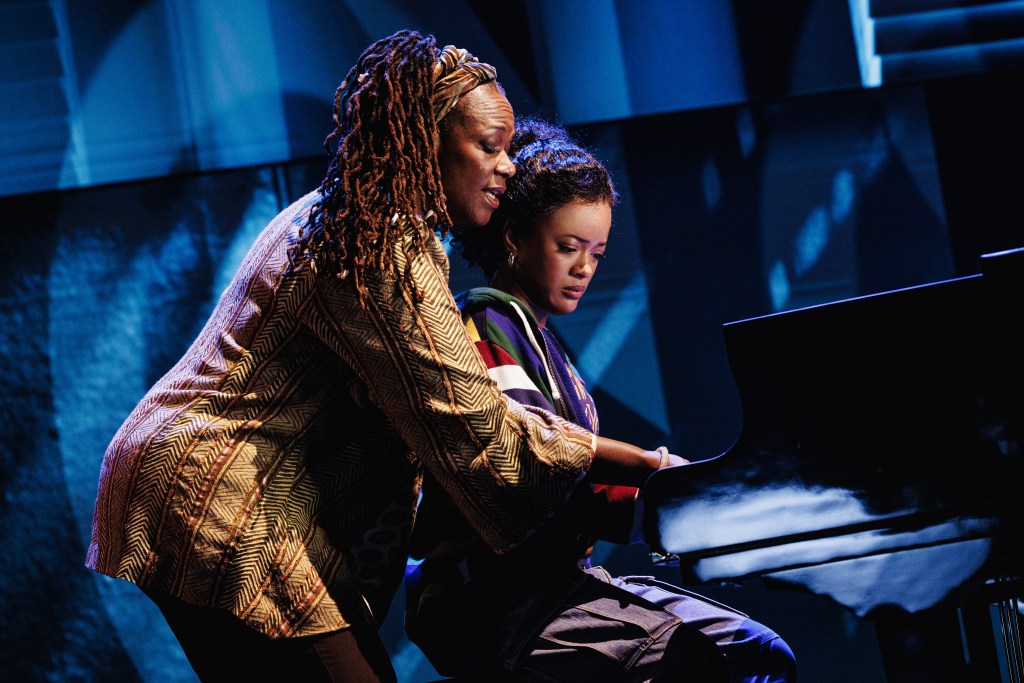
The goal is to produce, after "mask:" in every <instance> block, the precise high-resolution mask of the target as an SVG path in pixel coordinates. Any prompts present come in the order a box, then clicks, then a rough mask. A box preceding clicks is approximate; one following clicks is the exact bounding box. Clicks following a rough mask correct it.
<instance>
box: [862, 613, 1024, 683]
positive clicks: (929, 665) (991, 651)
mask: <svg viewBox="0 0 1024 683" xmlns="http://www.w3.org/2000/svg"><path fill="white" fill-rule="evenodd" d="M1018 608H1019V600H1018V599H1017V598H1012V599H1007V598H1005V597H1004V598H1000V599H998V600H996V601H994V602H993V603H991V604H990V603H989V602H988V601H986V600H981V601H975V602H972V603H970V604H967V605H963V606H961V607H959V608H955V607H935V608H932V609H929V610H924V611H922V612H917V613H915V614H908V613H907V612H905V611H903V610H900V609H897V608H893V609H891V610H879V611H878V613H876V614H873V615H872V621H873V622H874V624H875V632H876V634H877V636H878V645H879V650H880V652H881V655H882V662H883V664H884V666H885V672H886V678H887V681H888V683H925V682H928V683H942V682H945V681H948V682H949V683H992V682H999V681H1004V682H1006V683H1022V681H1024V665H1022V661H1021V659H1022V656H1021V631H1020V623H1019V617H1018V611H1017V610H1018Z"/></svg>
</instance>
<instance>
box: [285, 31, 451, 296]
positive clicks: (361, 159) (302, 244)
mask: <svg viewBox="0 0 1024 683" xmlns="http://www.w3.org/2000/svg"><path fill="white" fill-rule="evenodd" d="M436 61H437V49H436V41H435V39H434V37H433V36H429V35H428V36H424V35H421V34H419V33H416V32H415V31H398V32H397V33H395V34H393V35H391V36H388V37H387V38H383V39H381V40H378V41H377V42H375V43H373V44H372V45H370V46H369V47H368V48H366V50H365V51H363V53H362V55H360V57H359V60H358V61H357V62H356V64H355V65H354V66H353V67H352V68H351V69H350V70H349V72H348V74H347V75H346V76H345V80H344V81H342V83H341V85H340V86H339V87H338V89H337V91H336V92H335V95H334V117H333V120H334V129H333V130H332V131H331V132H330V134H329V135H328V136H327V138H326V139H325V140H324V147H325V149H326V150H327V152H328V154H329V155H331V157H332V158H331V161H330V164H329V166H328V170H327V174H326V176H325V177H324V180H323V182H322V183H321V185H320V198H319V199H318V200H317V201H316V202H315V203H314V204H313V206H312V207H311V209H310V212H309V217H308V219H307V222H306V224H305V225H304V226H303V227H302V230H301V232H300V236H299V240H298V242H297V243H296V244H295V245H294V246H293V247H292V248H291V250H290V252H289V257H290V260H291V263H292V266H293V267H295V268H298V267H301V266H302V265H303V264H304V263H308V264H309V266H310V267H311V268H313V270H314V271H315V272H317V273H320V274H326V275H330V276H334V277H338V278H345V277H347V276H348V275H349V274H350V273H351V275H352V278H353V282H354V285H355V287H356V291H357V292H358V295H359V298H360V300H361V301H363V302H364V303H365V300H366V296H367V290H366V277H367V275H368V274H369V273H371V272H378V273H385V272H386V273H391V274H392V275H394V274H395V273H393V268H394V266H393V261H392V260H391V259H390V258H389V254H390V253H391V251H392V249H393V248H394V247H395V245H397V244H401V241H402V225H401V224H400V222H399V221H397V220H392V218H393V217H394V216H395V215H396V214H398V215H402V216H409V217H412V218H414V219H417V220H420V221H423V223H424V229H423V230H421V231H420V234H419V242H418V244H414V245H413V246H412V250H413V251H414V252H415V251H416V250H424V249H426V246H427V243H428V242H427V240H428V239H432V235H431V231H432V229H433V228H434V226H435V225H440V226H448V225H450V224H451V220H450V219H449V217H448V212H447V210H446V209H445V203H444V194H443V192H442V189H441V169H440V166H439V165H438V159H437V156H438V155H437V147H438V145H437V140H438V130H437V124H436V123H435V122H434V117H433V112H432V108H431V95H432V92H433V67H434V63H435V62H436ZM335 143H336V144H335ZM332 145H335V148H334V151H333V154H332V149H331V147H332ZM409 267H410V266H409V265H408V264H407V266H406V272H405V273H404V274H403V275H404V277H406V279H407V280H408V281H410V282H411V279H409Z"/></svg>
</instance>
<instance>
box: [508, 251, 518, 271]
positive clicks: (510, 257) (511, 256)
mask: <svg viewBox="0 0 1024 683" xmlns="http://www.w3.org/2000/svg"><path fill="white" fill-rule="evenodd" d="M515 264H516V252H514V251H510V252H508V267H509V268H511V267H512V266H514V265H515Z"/></svg>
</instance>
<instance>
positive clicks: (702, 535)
mask: <svg viewBox="0 0 1024 683" xmlns="http://www.w3.org/2000/svg"><path fill="white" fill-rule="evenodd" d="M981 264H982V273H981V274H979V275H972V276H969V277H964V278H958V279H955V280H948V281H944V282H937V283H932V284H928V285H922V286H919V287H912V288H908V289H902V290H897V291H892V292H885V293H882V294H876V295H872V296H866V297H860V298H857V299H850V300H846V301H840V302H836V303H832V304H826V305H821V306H815V307H811V308H805V309H800V310H796V311H790V312H786V313H780V314H775V315H770V316H765V317H761V318H754V319H750V320H744V321H739V322H735V323H730V324H728V325H726V326H725V327H724V334H725V341H726V346H727V350H728V355H729V362H730V365H731V368H732V370H733V374H734V377H735V379H736V384H737V387H738V389H739V392H740V399H741V405H742V410H743V427H742V429H741V433H740V435H739V437H738V438H737V440H736V442H735V443H734V444H733V446H732V448H730V449H729V450H727V451H726V452H725V453H723V454H721V455H719V456H718V457H716V458H713V459H710V460H705V461H700V462H696V463H693V464H692V465H688V466H685V467H678V468H672V469H668V470H663V471H661V472H657V473H655V474H654V475H652V476H651V478H650V479H649V480H648V483H647V486H646V490H645V499H646V510H647V513H646V520H645V526H646V531H647V538H648V540H649V542H650V544H651V546H652V548H653V549H654V550H655V551H656V552H658V553H663V554H671V555H674V556H678V561H679V563H680V565H681V567H683V569H684V572H687V571H689V572H690V573H691V575H692V578H695V579H697V580H701V581H709V580H720V579H736V578H741V577H745V576H754V575H764V574H768V573H773V572H782V571H797V570H799V569H800V568H803V567H811V566H815V565H820V564H822V563H837V562H840V561H848V560H853V559H856V558H863V557H867V556H878V555H880V554H889V555H893V556H894V557H895V556H896V554H897V553H904V552H908V551H911V550H915V549H922V548H939V547H943V546H949V544H953V543H967V542H971V541H980V543H970V544H969V545H962V546H960V547H961V548H968V547H969V548H971V549H972V550H971V552H970V553H967V554H965V555H963V558H962V559H964V563H963V569H962V570H961V572H960V573H961V574H964V576H959V577H954V578H951V579H950V581H951V582H954V583H955V582H956V581H962V580H963V579H965V578H966V576H968V575H970V574H972V573H974V572H975V571H977V569H978V568H979V567H980V566H981V565H982V564H984V562H986V561H987V560H988V558H989V556H990V555H991V553H992V552H993V547H994V546H993V544H995V545H999V544H1004V545H1005V544H1006V543H1007V539H1010V538H1012V537H1013V534H1012V533H1011V532H1010V529H1011V528H1015V527H1016V526H1018V525H1019V521H1018V520H1020V518H1021V515H1020V512H1021V511H1022V508H1024V494H1022V492H1021V482H1022V479H1021V474H1022V473H1024V472H1022V470H1024V465H1022V458H1021V438H1020V437H1021V431H1022V428H1024V420H1022V415H1024V400H1022V393H1024V391H1022V387H1024V384H1022V381H1021V380H1022V379H1024V362H1022V353H1021V351H1022V349H1024V344H1022V343H1021V341H1022V339H1021V333H1020V332H1019V331H1018V330H1017V328H1018V327H1019V322H1020V321H1019V319H1020V317H1021V313H1022V312H1024V306H1022V304H1021V294H1022V293H1024V287H1022V282H1024V249H1018V250H1013V251H1009V252H1001V253H999V254H990V255H986V256H984V257H982V259H981ZM917 556H918V557H923V556H924V555H922V554H921V553H917ZM837 566H838V565H837Z"/></svg>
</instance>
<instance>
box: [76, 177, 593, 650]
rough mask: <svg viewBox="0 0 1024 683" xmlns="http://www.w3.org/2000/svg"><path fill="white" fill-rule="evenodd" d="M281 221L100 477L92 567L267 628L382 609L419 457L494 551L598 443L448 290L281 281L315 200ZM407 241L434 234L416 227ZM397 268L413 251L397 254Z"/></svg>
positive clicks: (400, 550)
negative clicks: (464, 318)
mask: <svg viewBox="0 0 1024 683" xmlns="http://www.w3.org/2000/svg"><path fill="white" fill-rule="evenodd" d="M312 198H313V197H312V195H307V196H306V197H304V198H303V199H301V200H299V201H298V202H296V203H295V204H294V205H292V206H291V207H289V208H288V209H286V210H285V211H284V212H282V214H281V215H280V216H278V217H277V218H276V219H275V220H274V221H273V222H271V224H270V225H269V226H268V227H267V229H266V230H265V231H264V232H263V234H262V235H261V236H260V237H259V238H258V240H257V242H256V244H255V245H254V246H253V248H252V250H251V251H250V253H249V254H248V256H247V257H246V259H245V261H244V263H243V265H242V267H241V268H240V270H239V273H238V275H237V276H236V278H235V280H234V282H233V283H232V284H231V285H230V287H229V288H228V289H227V290H226V292H225V294H224V296H223V297H222V299H221V301H220V303H219V304H218V306H217V307H216V309H215V311H214V313H213V315H212V316H211V318H210V320H209V321H208V323H207V325H206V326H205V328H204V329H203V331H202V333H201V334H200V335H199V337H198V339H197V340H196V342H195V343H194V344H193V345H192V347H191V348H190V349H189V350H188V352H187V353H186V354H185V355H184V357H183V358H182V359H181V361H179V362H178V364H177V365H175V367H174V368H172V369H171V370H170V371H169V372H168V373H167V374H166V375H165V376H164V377H163V378H162V379H161V380H159V381H158V382H157V384H156V385H155V386H154V387H153V388H152V389H151V390H150V391H149V393H148V394H147V395H146V397H145V398H144V399H143V400H142V401H141V402H140V403H139V405H138V406H137V407H136V409H135V410H134V411H133V412H132V414H131V415H130V416H129V417H128V419H127V420H126V421H125V423H124V424H123V425H122V427H121V429H120V430H119V431H118V433H117V434H116V435H115V437H114V439H113V441H112V442H111V444H110V446H109V448H108V450H107V453H106V456H105V458H104V462H103V467H102V470H101V475H100V486H99V493H98V496H97V502H96V511H95V519H94V525H93V538H92V543H91V545H90V548H89V554H88V558H87V564H88V566H90V567H92V568H94V569H96V570H97V571H100V572H103V573H105V574H108V575H110V576H116V577H120V578H124V579H127V580H129V581H133V582H135V583H137V584H139V585H140V586H142V587H144V588H146V589H154V590H164V591H167V592H170V593H171V594H173V595H176V596H178V597H179V598H181V599H184V600H186V601H188V602H191V603H194V604H200V605H208V606H214V607H220V608H224V609H228V610H231V611H232V612H234V613H235V614H236V615H238V616H239V617H240V618H242V619H244V620H246V621H247V622H248V623H249V624H250V625H252V626H253V627H254V628H256V629H257V630H259V631H261V632H263V633H265V634H268V635H271V636H294V635H310V634H314V633H322V632H326V631H330V630H335V629H337V628H339V627H343V626H345V625H346V624H348V623H355V622H362V621H366V620H368V619H370V618H372V617H371V615H370V614H368V613H367V609H366V607H367V606H369V608H370V610H372V611H373V612H375V613H377V614H378V616H382V612H383V611H384V610H385V609H386V605H387V604H388V602H389V601H390V599H391V596H392V594H393V592H394V590H395V589H396V587H397V586H398V584H399V582H400V581H401V577H402V574H403V571H404V567H405V558H406V553H407V549H408V539H409V533H410V527H411V524H412V519H413V516H414V511H415V505H416V499H417V496H418V492H419V485H420V479H421V472H422V469H421V468H422V467H423V466H426V467H427V468H428V469H429V470H430V472H431V473H432V474H433V475H434V476H435V477H436V478H437V479H438V480H439V481H440V482H441V483H442V485H444V487H445V488H446V489H448V491H449V493H450V494H451V496H452V498H453V499H454V500H455V501H456V503H457V504H458V505H459V507H460V509H461V510H462V511H463V512H464V513H465V514H466V515H467V516H468V518H469V519H470V520H471V522H472V524H473V526H474V528H475V529H476V530H477V532H478V533H479V534H480V535H481V536H482V537H483V538H484V539H485V540H486V541H487V542H488V543H489V544H491V545H492V546H493V547H494V548H496V549H498V550H504V549H507V548H509V547H511V546H513V545H515V544H517V543H519V542H521V541H522V540H523V539H524V538H525V537H526V536H527V535H528V534H529V533H530V532H531V530H532V529H534V528H536V526H538V525H539V524H540V523H541V522H542V521H543V520H544V519H545V518H546V517H547V516H549V515H550V514H551V513H552V512H553V511H554V510H555V509H556V508H557V507H558V506H559V505H560V504H561V503H562V502H563V501H564V500H565V499H566V498H567V496H568V495H569V493H570V492H571V490H572V489H573V487H574V485H575V484H576V482H577V481H578V480H579V479H580V477H581V476H582V474H583V473H584V472H585V470H586V468H587V467H588V466H589V462H590V459H591V458H592V457H593V436H592V435H591V434H590V433H589V432H586V431H584V430H582V429H580V428H578V427H576V426H575V425H571V424H569V423H566V422H563V421H561V420H558V419H557V418H554V417H553V416H551V415H549V414H547V413H544V412H543V411H537V410H531V409H528V408H525V407H523V406H520V405H519V404H516V403H514V402H509V401H507V400H506V399H505V398H504V397H503V396H502V395H501V393H500V392H499V391H498V389H497V387H496V386H495V385H494V384H493V383H492V382H491V381H490V380H489V379H488V377H487V374H486V370H485V369H484V367H483V364H482V362H481V360H480V357H479V356H478V355H477V353H476V351H475V349H474V348H473V346H472V344H471V343H470V342H469V340H468V338H467V336H466V333H465V330H464V328H463V326H462V324H461V321H460V319H459V316H458V313H457V312H456V309H455V304H454V301H453V300H452V297H451V294H450V293H449V291H448V287H447V267H448V262H447V257H446V256H445V254H444V250H443V248H442V247H441V245H440V243H439V242H438V241H436V240H435V241H434V242H433V244H432V248H431V251H430V253H428V254H419V255H417V256H415V257H413V259H412V263H411V270H412V273H413V279H414V281H415V286H416V289H417V291H418V292H419V294H420V295H421V296H422V301H420V302H419V303H414V302H415V301H416V297H414V295H413V292H412V291H410V290H409V289H408V288H407V287H405V286H401V285H400V283H398V282H396V280H395V279H394V278H392V277H385V276H381V277H377V278H374V279H371V281H370V282H369V283H368V284H369V289H370V293H371V301H370V304H369V306H368V307H367V309H366V310H364V309H363V308H362V307H361V306H360V305H359V302H358V301H357V299H356V296H355V291H354V288H353V287H352V286H351V283H350V282H349V281H345V280H333V279H321V278H317V277H316V276H315V275H314V274H313V273H312V272H310V270H309V269H303V270H301V271H300V272H298V273H292V274H288V275H284V273H285V271H286V264H287V249H288V247H289V245H291V244H293V243H294V241H295V239H296V237H297V231H298V228H299V226H300V225H301V224H302V223H303V220H304V216H305V213H306V211H307V210H308V207H309V205H310V203H311V201H312ZM407 229H408V231H409V235H410V237H411V236H412V235H413V234H414V233H415V231H416V230H421V229H425V228H423V227H422V226H419V227H417V226H415V225H413V224H412V223H408V224H407ZM393 256H394V260H395V265H396V272H403V270H404V268H405V265H406V264H405V259H406V258H407V256H406V251H405V250H404V249H398V250H396V252H395V254H394V255H393Z"/></svg>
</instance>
